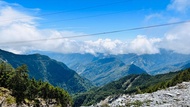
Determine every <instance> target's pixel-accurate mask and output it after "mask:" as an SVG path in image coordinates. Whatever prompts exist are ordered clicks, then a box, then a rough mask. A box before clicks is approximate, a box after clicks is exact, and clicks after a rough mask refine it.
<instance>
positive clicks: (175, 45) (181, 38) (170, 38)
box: [160, 23, 190, 54]
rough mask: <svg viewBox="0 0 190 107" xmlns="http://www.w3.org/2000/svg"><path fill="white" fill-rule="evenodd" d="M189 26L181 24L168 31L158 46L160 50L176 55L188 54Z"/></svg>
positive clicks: (189, 44) (189, 49)
mask: <svg viewBox="0 0 190 107" xmlns="http://www.w3.org/2000/svg"><path fill="white" fill-rule="evenodd" d="M189 31H190V24H189V23H186V24H182V25H179V26H177V27H176V28H174V29H172V30H170V31H168V32H167V33H166V34H165V38H164V39H163V40H162V43H161V44H160V47H161V48H165V49H169V50H173V51H175V52H178V53H183V54H190V47H189V46H190V42H189V40H190V32H189Z"/></svg>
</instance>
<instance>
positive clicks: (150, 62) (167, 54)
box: [115, 49, 190, 75]
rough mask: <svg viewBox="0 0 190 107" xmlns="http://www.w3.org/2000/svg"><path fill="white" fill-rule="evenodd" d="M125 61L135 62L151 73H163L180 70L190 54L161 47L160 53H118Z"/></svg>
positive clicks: (127, 62) (189, 58) (118, 56)
mask: <svg viewBox="0 0 190 107" xmlns="http://www.w3.org/2000/svg"><path fill="white" fill-rule="evenodd" d="M115 57H117V58H119V59H121V60H122V61H123V62H124V63H126V64H130V63H131V62H133V63H134V64H135V65H137V66H138V67H140V68H143V69H144V70H145V71H147V72H148V73H149V74H151V75H156V74H163V73H167V72H170V71H178V70H180V68H181V67H182V66H183V65H184V64H185V62H187V61H190V54H179V53H176V52H173V51H170V50H164V49H160V53H156V54H143V55H135V54H131V55H116V56H115Z"/></svg>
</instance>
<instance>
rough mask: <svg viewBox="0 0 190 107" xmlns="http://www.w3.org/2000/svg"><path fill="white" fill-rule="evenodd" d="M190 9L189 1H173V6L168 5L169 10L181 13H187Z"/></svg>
mask: <svg viewBox="0 0 190 107" xmlns="http://www.w3.org/2000/svg"><path fill="white" fill-rule="evenodd" d="M189 7H190V2H189V0H171V4H169V5H168V7H167V9H168V10H175V11H177V12H180V13H184V12H186V11H187V10H188V9H189Z"/></svg>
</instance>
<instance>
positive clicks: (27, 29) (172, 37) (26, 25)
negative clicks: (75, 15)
mask: <svg viewBox="0 0 190 107" xmlns="http://www.w3.org/2000/svg"><path fill="white" fill-rule="evenodd" d="M1 4H2V3H1V2H0V7H1V8H0V48H1V49H6V50H8V51H12V52H15V53H19V54H20V53H24V52H26V51H30V50H46V51H55V52H62V53H91V54H96V53H104V54H126V53H136V54H139V55H140V54H154V53H158V52H159V48H165V49H170V50H174V51H175V52H178V53H184V54H190V47H189V46H190V42H189V40H190V33H189V31H190V24H184V25H181V26H178V27H177V28H175V29H173V30H170V31H169V32H168V33H166V36H165V37H164V38H147V37H146V36H142V35H138V36H137V37H136V38H135V39H134V40H132V41H129V42H126V41H121V40H111V39H98V40H95V41H92V40H85V41H79V40H71V39H56V40H46V41H38V42H27V43H14V44H11V43H8V42H14V41H29V40H39V39H51V38H61V37H68V36H76V35H81V34H82V33H78V32H73V31H56V30H53V29H39V28H38V27H37V25H36V19H37V18H36V17H33V16H30V15H27V14H26V13H23V12H21V11H18V10H15V9H13V8H12V7H11V6H7V5H6V6H3V7H2V6H1ZM21 17H25V18H21ZM152 17H153V16H152ZM5 19H6V20H7V21H3V20H5ZM15 19H16V20H15ZM6 42H7V43H6ZM1 43H6V44H1Z"/></svg>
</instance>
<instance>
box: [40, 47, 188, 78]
mask: <svg viewBox="0 0 190 107" xmlns="http://www.w3.org/2000/svg"><path fill="white" fill-rule="evenodd" d="M37 52H39V53H43V54H45V55H48V56H50V57H51V58H53V59H56V60H59V61H61V62H64V63H65V64H66V65H68V66H69V67H70V68H72V69H73V70H75V71H76V72H78V73H79V74H81V73H82V72H83V71H84V69H85V68H86V65H88V64H89V63H92V62H94V61H95V60H98V59H102V58H109V57H114V58H116V59H118V60H121V61H122V62H124V63H125V64H126V65H130V64H131V63H133V64H135V65H136V66H138V67H140V68H142V69H144V70H145V71H146V72H147V73H149V74H151V75H156V74H163V73H167V72H169V71H177V70H180V69H182V68H183V66H184V65H185V64H186V62H188V61H190V55H189V54H179V53H176V52H173V51H170V50H165V49H160V53H156V54H143V55H137V54H133V53H129V54H119V55H104V54H101V53H98V54H97V55H96V56H94V55H91V54H79V53H72V54H61V53H52V52H40V51H37ZM80 59H83V60H80Z"/></svg>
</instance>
